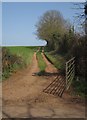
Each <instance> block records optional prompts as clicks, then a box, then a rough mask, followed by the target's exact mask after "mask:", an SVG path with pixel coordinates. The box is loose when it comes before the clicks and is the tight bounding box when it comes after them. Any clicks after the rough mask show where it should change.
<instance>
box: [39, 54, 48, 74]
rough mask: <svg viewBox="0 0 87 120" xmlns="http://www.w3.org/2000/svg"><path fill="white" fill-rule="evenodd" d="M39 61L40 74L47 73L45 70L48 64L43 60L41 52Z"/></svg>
mask: <svg viewBox="0 0 87 120" xmlns="http://www.w3.org/2000/svg"><path fill="white" fill-rule="evenodd" d="M37 60H38V67H39V69H40V73H41V74H42V73H44V72H45V68H46V63H45V62H44V60H43V57H42V55H41V52H38V53H37Z"/></svg>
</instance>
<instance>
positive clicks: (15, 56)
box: [2, 46, 38, 79]
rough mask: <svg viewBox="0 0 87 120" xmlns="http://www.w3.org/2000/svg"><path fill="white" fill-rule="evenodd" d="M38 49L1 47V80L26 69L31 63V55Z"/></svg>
mask: <svg viewBox="0 0 87 120" xmlns="http://www.w3.org/2000/svg"><path fill="white" fill-rule="evenodd" d="M37 49H38V47H19V46H16V47H3V48H2V58H3V59H2V64H3V69H2V71H3V76H2V79H6V78H8V77H9V76H10V75H11V74H12V73H13V72H14V71H16V70H18V69H21V68H24V67H27V66H28V65H29V64H31V62H32V57H33V53H34V52H35V51H36V50H37Z"/></svg>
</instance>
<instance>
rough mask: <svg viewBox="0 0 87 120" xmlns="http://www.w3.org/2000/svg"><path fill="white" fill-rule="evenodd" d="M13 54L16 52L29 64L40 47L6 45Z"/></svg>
mask: <svg viewBox="0 0 87 120" xmlns="http://www.w3.org/2000/svg"><path fill="white" fill-rule="evenodd" d="M6 48H7V49H8V50H9V51H10V53H11V54H16V55H17V56H19V57H22V59H23V61H24V63H25V64H26V65H29V64H30V63H31V61H32V57H33V53H34V52H35V51H37V49H38V47H23V46H22V47H6Z"/></svg>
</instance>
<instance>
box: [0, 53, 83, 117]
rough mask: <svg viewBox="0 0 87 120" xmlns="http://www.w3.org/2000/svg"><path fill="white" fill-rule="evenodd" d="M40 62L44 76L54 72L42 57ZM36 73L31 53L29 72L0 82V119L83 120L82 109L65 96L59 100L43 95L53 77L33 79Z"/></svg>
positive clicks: (22, 72) (34, 57)
mask: <svg viewBox="0 0 87 120" xmlns="http://www.w3.org/2000/svg"><path fill="white" fill-rule="evenodd" d="M43 59H44V60H45V62H46V64H47V68H46V70H47V72H56V68H52V65H51V64H50V63H49V62H48V61H47V60H46V58H45V57H44V58H43ZM47 62H48V63H47ZM48 66H49V67H48ZM53 69H55V70H53ZM38 71H39V68H38V64H37V59H36V53H34V56H33V60H32V64H31V65H30V66H29V67H28V68H26V69H25V70H21V71H19V72H17V73H15V74H13V75H12V76H11V77H10V78H9V79H7V80H6V81H3V83H2V94H3V96H2V99H3V101H2V102H3V104H2V105H3V106H2V112H3V118H7V117H9V118H18V117H19V118H25V117H28V118H32V117H37V118H38V117H40V118H41V117H42V118H83V117H85V107H84V106H83V105H79V104H73V103H72V102H70V101H67V99H66V98H67V97H66V95H64V96H63V98H59V97H56V96H53V95H49V94H46V93H44V92H42V91H43V89H44V88H45V87H46V86H47V85H48V84H49V83H50V82H52V81H53V79H54V77H55V76H51V77H50V76H46V77H44V76H40V77H39V76H33V74H34V73H36V72H38Z"/></svg>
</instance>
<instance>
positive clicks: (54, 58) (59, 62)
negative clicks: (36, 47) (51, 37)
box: [45, 52, 65, 73]
mask: <svg viewBox="0 0 87 120" xmlns="http://www.w3.org/2000/svg"><path fill="white" fill-rule="evenodd" d="M45 55H46V57H47V59H48V60H49V61H50V62H51V63H52V64H53V65H54V66H55V67H56V68H57V69H58V70H60V71H61V72H62V73H64V71H65V60H64V58H63V57H62V56H59V55H53V54H50V53H49V52H46V53H45Z"/></svg>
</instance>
